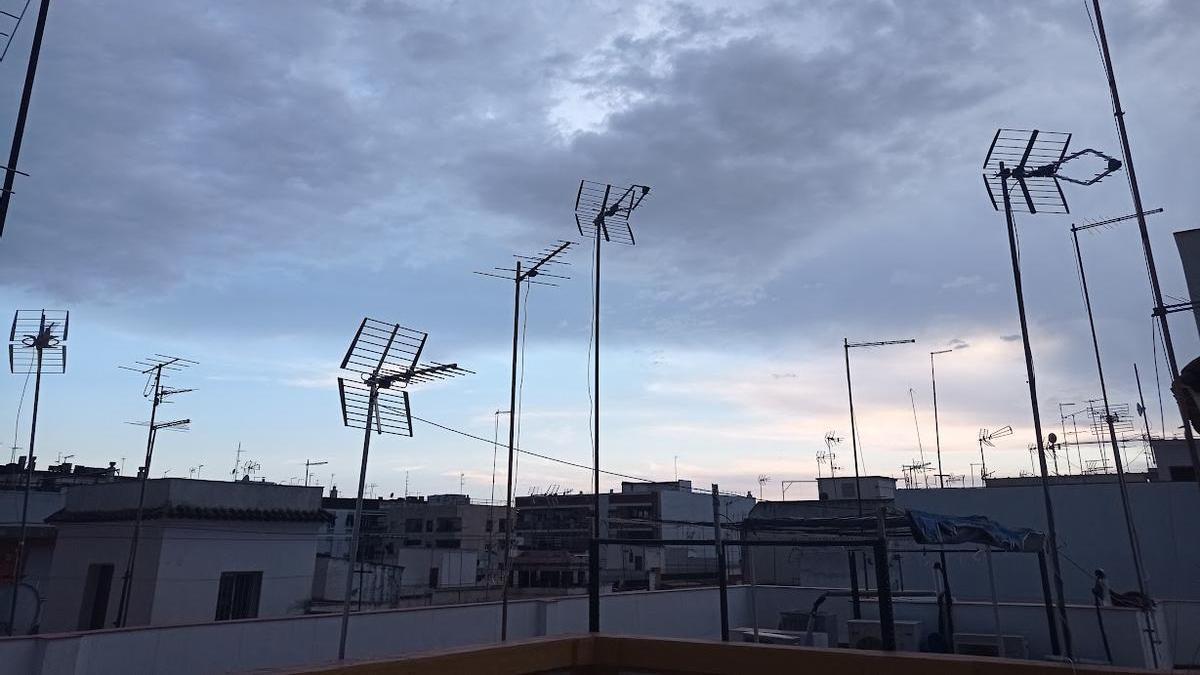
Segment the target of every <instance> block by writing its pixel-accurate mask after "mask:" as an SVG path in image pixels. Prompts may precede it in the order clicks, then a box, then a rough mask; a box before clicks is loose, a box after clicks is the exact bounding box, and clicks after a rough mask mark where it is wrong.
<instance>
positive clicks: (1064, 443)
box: [1058, 402, 1083, 473]
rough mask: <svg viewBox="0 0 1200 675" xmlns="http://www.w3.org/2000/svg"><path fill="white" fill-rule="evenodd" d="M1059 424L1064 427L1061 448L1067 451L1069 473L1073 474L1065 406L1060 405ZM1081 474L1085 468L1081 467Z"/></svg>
mask: <svg viewBox="0 0 1200 675" xmlns="http://www.w3.org/2000/svg"><path fill="white" fill-rule="evenodd" d="M1058 422H1059V424H1061V425H1062V442H1061V443H1059V445H1060V446H1062V447H1065V448H1066V450H1067V473H1071V445H1070V444H1069V443H1067V418H1066V416H1065V415H1063V404H1062V403H1061V402H1060V403H1059V404H1058ZM1079 472H1080V473H1083V467H1082V466H1081V467H1079Z"/></svg>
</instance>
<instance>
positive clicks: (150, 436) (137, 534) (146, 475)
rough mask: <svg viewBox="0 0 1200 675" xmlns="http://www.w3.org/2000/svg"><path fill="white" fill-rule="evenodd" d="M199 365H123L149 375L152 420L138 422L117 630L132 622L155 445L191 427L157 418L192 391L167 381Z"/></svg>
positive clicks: (153, 361) (168, 361) (159, 357)
mask: <svg viewBox="0 0 1200 675" xmlns="http://www.w3.org/2000/svg"><path fill="white" fill-rule="evenodd" d="M194 365H198V364H197V362H196V361H192V360H190V359H185V358H181V357H178V356H167V355H165V354H152V355H150V356H148V357H146V358H144V359H141V360H140V361H135V362H134V364H133V365H132V366H120V368H122V369H123V370H132V371H133V372H135V373H138V374H140V375H144V376H146V384H145V386H144V387H143V388H142V396H143V397H145V398H148V399H150V420H149V421H148V422H137V423H136V424H138V425H139V426H145V427H147V431H146V460H145V462H144V463H143V464H142V466H141V468H140V469H138V479H139V484H138V503H137V510H136V511H135V513H134V520H133V537H132V538H131V539H130V542H129V557H128V560H126V563H125V575H124V577H123V578H122V580H121V598H120V601H119V603H118V605H117V620H116V623H115V625H116V627H117V628H122V627H124V626H125V623H126V622H127V621H128V620H129V597H130V596H131V595H132V594H133V583H132V582H133V571H134V566H135V565H136V563H137V552H138V551H137V549H138V540H139V539H140V538H141V534H142V517H143V516H144V512H145V506H146V481H148V480H149V479H150V461H151V460H152V459H153V458H154V444H155V442H156V440H157V439H158V432H159V430H162V429H166V430H168V431H185V430H186V429H187V428H188V425H189V424H191V422H192V421H191V420H190V419H177V420H171V421H168V422H162V421H159V419H158V407H159V406H160V405H163V404H165V403H169V402H170V401H168V400H167V399H169V398H170V397H171V396H176V395H178V394H186V393H188V392H190V391H193V390H192V389H179V388H176V387H169V386H167V384H166V382H165V380H166V379H167V378H168V377H170V376H171V375H172V374H174V373H178V372H180V371H182V370H184V369H187V368H191V367H192V366H194Z"/></svg>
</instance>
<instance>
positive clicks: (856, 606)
mask: <svg viewBox="0 0 1200 675" xmlns="http://www.w3.org/2000/svg"><path fill="white" fill-rule="evenodd" d="M846 555H847V557H848V558H849V559H850V606H851V608H852V609H853V613H854V618H855V619H861V618H862V604H861V602H860V601H859V597H858V567H856V563H855V560H854V551H853V550H851V551H846Z"/></svg>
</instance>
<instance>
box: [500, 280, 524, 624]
mask: <svg viewBox="0 0 1200 675" xmlns="http://www.w3.org/2000/svg"><path fill="white" fill-rule="evenodd" d="M520 325H521V262H520V261H519V260H518V261H517V267H516V274H515V275H514V276H513V336H512V380H511V386H510V388H509V394H508V490H507V493H506V495H507V496H506V497H505V498H504V528H505V529H504V539H503V542H504V562H503V565H504V578H503V581H501V586H500V641H501V642H504V641H505V640H507V639H508V576H509V573H510V572H509V568H508V565H509V557H510V553H509V549H511V548H512V531H513V529H514V528H513V524H512V491H513V448H514V442H515V438H516V427H517V425H516V417H517V415H516V409H517V340H518V338H519V335H520Z"/></svg>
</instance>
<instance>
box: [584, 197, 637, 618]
mask: <svg viewBox="0 0 1200 675" xmlns="http://www.w3.org/2000/svg"><path fill="white" fill-rule="evenodd" d="M648 194H650V188H649V187H647V186H645V185H630V186H628V187H615V186H613V185H612V184H611V183H597V182H594V181H590V180H581V181H579V190H578V191H577V192H576V193H575V227H576V228H577V229H578V230H579V236H581V237H591V238H592V239H593V240H594V242H595V249H596V251H595V254H596V259H595V262H594V264H593V267H594V268H595V269H594V270H593V272H594V273H595V278H594V279H593V284H594V285H593V287H592V345H593V349H594V352H593V354H592V358H593V361H592V365H593V366H594V371H593V378H594V382H593V383H592V461H593V464H594V466H593V467H592V491H593V493H594V494H593V497H594V500H593V503H592V540H591V542H590V546H589V548H588V632H591V633H598V632H600V544H599V537H600V532H601V530H600V519H601V509H600V249H601V239H603V241H605V242H616V243H618V244H626V245H628V246H633V245H634V243H636V242H635V240H634V237H633V228H632V227H631V226H630V224H629V217H630V216H631V215H633V212H634V210H636V209H637V207H638V206H640V205H641V203H642V200H644V199H645V198H646V195H648Z"/></svg>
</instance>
